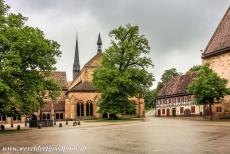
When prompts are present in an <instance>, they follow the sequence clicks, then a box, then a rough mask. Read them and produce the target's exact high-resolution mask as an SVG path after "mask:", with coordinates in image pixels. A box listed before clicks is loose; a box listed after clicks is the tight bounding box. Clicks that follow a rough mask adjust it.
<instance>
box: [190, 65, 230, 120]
mask: <svg viewBox="0 0 230 154" xmlns="http://www.w3.org/2000/svg"><path fill="white" fill-rule="evenodd" d="M197 74H198V78H197V79H196V80H194V81H193V82H192V83H191V84H190V85H189V89H188V90H189V92H190V93H192V94H193V95H194V96H195V100H196V103H197V104H201V105H206V104H209V108H210V113H211V117H210V118H211V119H212V110H211V109H212V108H211V105H212V104H213V103H219V102H221V100H222V99H223V97H224V96H225V95H227V94H229V91H230V90H229V89H228V88H227V83H228V81H227V80H226V79H223V78H221V77H219V76H218V75H217V73H215V72H214V71H213V70H212V69H210V68H209V65H207V64H206V65H203V66H201V67H200V69H199V71H198V72H197Z"/></svg>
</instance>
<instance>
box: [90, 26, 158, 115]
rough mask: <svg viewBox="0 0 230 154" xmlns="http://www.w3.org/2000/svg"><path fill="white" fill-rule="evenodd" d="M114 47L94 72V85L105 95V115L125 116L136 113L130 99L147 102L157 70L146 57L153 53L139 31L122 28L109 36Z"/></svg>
mask: <svg viewBox="0 0 230 154" xmlns="http://www.w3.org/2000/svg"><path fill="white" fill-rule="evenodd" d="M109 36H110V37H111V38H112V40H111V44H112V45H111V46H110V47H109V48H108V49H107V50H106V51H105V52H104V53H103V57H102V63H101V66H100V67H99V68H97V69H96V70H95V71H94V74H93V84H94V86H95V87H96V89H97V90H98V91H100V92H101V99H100V103H99V106H100V111H99V112H101V113H109V114H112V115H115V114H124V113H125V112H131V111H133V110H134V105H133V104H132V103H131V101H130V100H129V98H131V97H137V98H143V96H144V94H145V93H146V92H147V91H148V89H149V87H150V86H151V85H152V81H153V80H154V79H153V75H152V74H151V73H149V72H148V71H147V68H149V67H151V66H153V64H152V61H151V60H150V58H147V57H145V54H148V53H149V52H150V47H149V45H148V40H147V39H146V38H145V36H144V35H140V34H139V27H138V26H132V25H130V24H128V25H126V26H125V27H122V26H120V27H119V28H117V29H114V30H112V31H111V32H110V33H109Z"/></svg>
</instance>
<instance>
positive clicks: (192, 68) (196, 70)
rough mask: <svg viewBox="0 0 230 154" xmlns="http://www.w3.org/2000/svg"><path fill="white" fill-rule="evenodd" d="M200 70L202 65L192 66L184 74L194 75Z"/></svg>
mask: <svg viewBox="0 0 230 154" xmlns="http://www.w3.org/2000/svg"><path fill="white" fill-rule="evenodd" d="M201 68H202V65H194V66H193V67H191V68H190V69H189V70H188V71H187V72H186V73H185V74H190V73H196V72H199V70H200V69H201Z"/></svg>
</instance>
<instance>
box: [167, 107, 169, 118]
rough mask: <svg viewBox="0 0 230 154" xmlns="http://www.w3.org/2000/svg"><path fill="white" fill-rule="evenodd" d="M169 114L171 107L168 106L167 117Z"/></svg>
mask: <svg viewBox="0 0 230 154" xmlns="http://www.w3.org/2000/svg"><path fill="white" fill-rule="evenodd" d="M169 115H170V109H169V108H167V117H169Z"/></svg>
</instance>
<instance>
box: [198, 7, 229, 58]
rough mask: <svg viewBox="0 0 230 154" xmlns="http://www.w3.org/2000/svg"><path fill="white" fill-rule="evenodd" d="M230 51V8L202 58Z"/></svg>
mask: <svg viewBox="0 0 230 154" xmlns="http://www.w3.org/2000/svg"><path fill="white" fill-rule="evenodd" d="M226 51H230V7H229V8H228V10H227V12H226V13H225V15H224V17H223V18H222V20H221V21H220V23H219V25H218V27H217V29H216V31H215V32H214V34H213V36H212V38H211V39H210V41H209V43H208V45H207V47H206V49H205V51H204V53H203V54H202V58H208V57H210V56H214V55H217V54H220V53H223V52H226Z"/></svg>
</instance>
